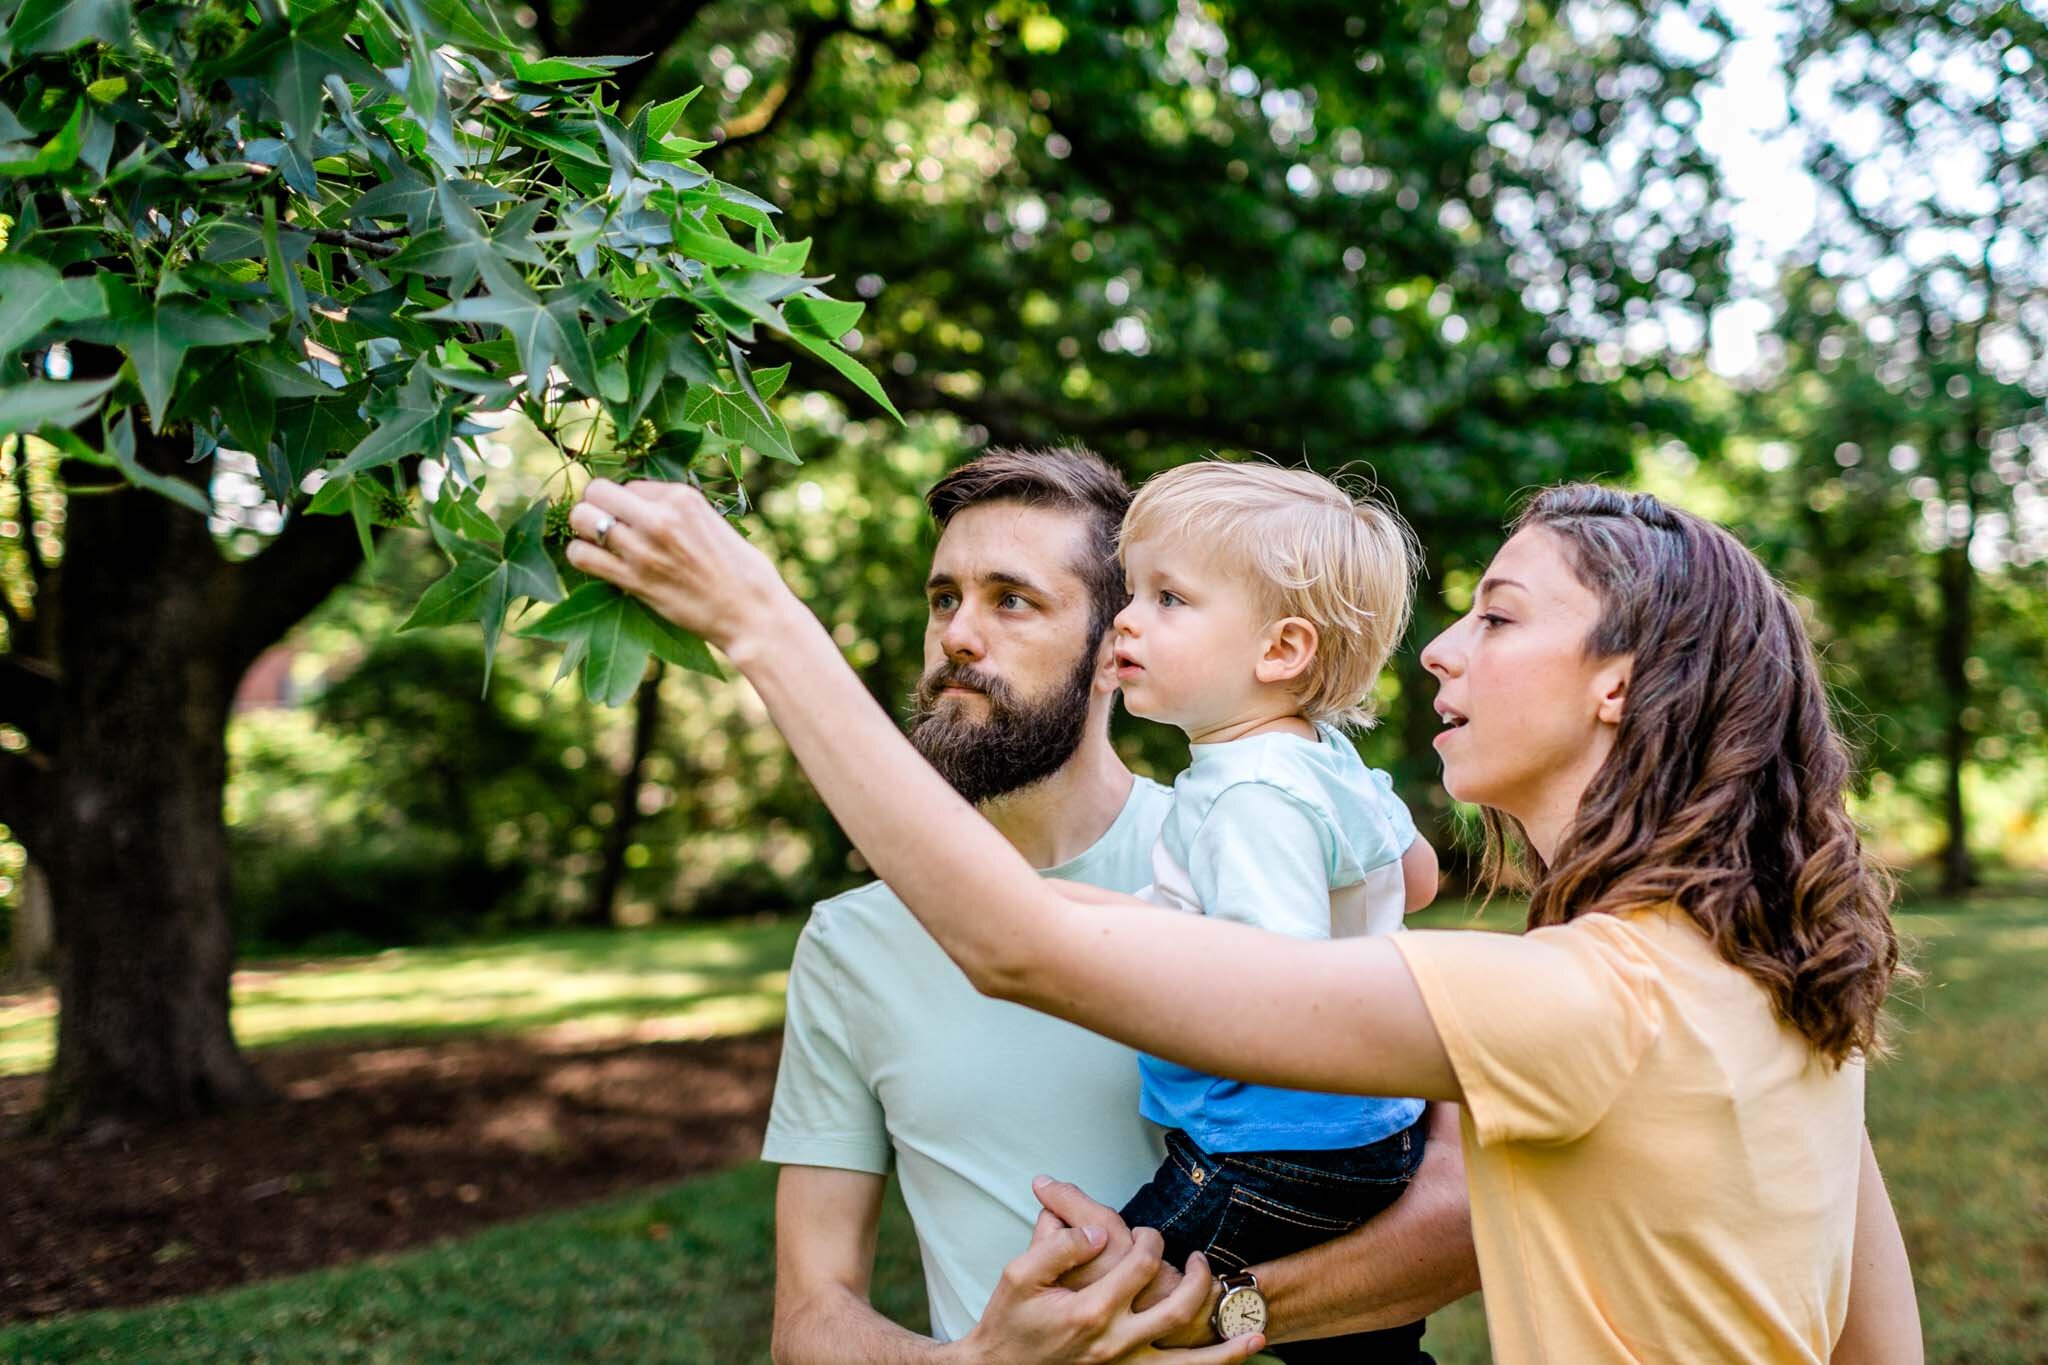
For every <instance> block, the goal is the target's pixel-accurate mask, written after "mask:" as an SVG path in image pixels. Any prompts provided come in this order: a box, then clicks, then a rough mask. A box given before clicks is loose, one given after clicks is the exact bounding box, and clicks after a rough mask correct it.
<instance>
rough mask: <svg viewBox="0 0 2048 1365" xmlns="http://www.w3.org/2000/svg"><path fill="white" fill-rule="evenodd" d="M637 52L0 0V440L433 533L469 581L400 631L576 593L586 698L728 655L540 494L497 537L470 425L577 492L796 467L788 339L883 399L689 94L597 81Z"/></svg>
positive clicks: (371, 526) (460, 0) (278, 7)
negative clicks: (704, 128) (563, 530)
mask: <svg viewBox="0 0 2048 1365" xmlns="http://www.w3.org/2000/svg"><path fill="white" fill-rule="evenodd" d="M629 60H630V59H628V58H622V57H579V58H573V59H572V58H564V57H535V56H533V55H531V54H530V53H528V52H527V51H525V50H523V49H522V48H521V47H520V46H519V45H518V44H517V43H516V42H514V41H513V40H512V39H511V38H510V37H509V36H508V35H507V34H506V33H505V31H504V30H503V29H502V28H500V27H499V26H498V24H497V22H496V20H495V18H494V17H493V16H492V15H491V14H490V13H489V12H487V11H486V10H484V9H481V8H478V7H474V6H472V4H470V3H469V0H339V2H338V3H329V4H319V3H291V2H289V0H259V2H258V3H253V4H243V3H235V2H234V0H208V3H204V4H196V5H195V4H189V3H168V2H158V3H151V0H142V2H141V3H132V2H131V0H83V2H82V3H74V2H72V0H22V3H20V4H18V5H15V6H13V7H11V12H9V10H8V9H7V8H4V7H0V64H4V73H0V214H4V215H5V219H6V240H5V245H4V250H0V433H4V432H21V433H32V434H35V435H37V436H39V437H41V438H42V439H44V440H46V441H49V442H51V443H52V444H54V445H55V446H56V447H57V448H58V450H59V451H60V452H61V454H62V455H63V456H64V457H65V458H66V459H67V460H69V461H72V462H75V464H74V467H80V466H84V467H97V469H98V471H99V472H98V473H96V474H93V475H92V477H95V478H97V479H99V480H101V481H102V486H103V487H110V488H115V489H119V488H120V487H121V486H122V485H124V484H125V485H127V486H129V487H132V488H137V489H142V490H147V491H149V492H153V493H156V494H160V495H163V496H166V497H170V498H172V499H174V500H176V501H178V502H179V503H181V504H184V505H185V506H187V507H189V508H190V509H191V510H192V511H193V512H195V513H198V514H206V513H209V512H210V511H212V510H213V500H212V497H211V495H210V491H209V489H210V484H211V479H212V475H213V473H214V472H215V470H216V469H217V468H220V467H222V461H223V460H226V459H233V460H237V461H244V462H246V461H249V460H253V467H254V471H255V477H256V478H258V479H260V481H261V484H262V487H263V489H264V491H265V493H266V494H267V495H268V496H269V498H270V499H271V500H272V501H273V502H274V504H275V505H276V506H277V508H278V509H279V510H280V512H281V513H282V514H283V516H284V517H285V518H287V519H289V518H292V517H297V516H307V515H314V516H318V515H338V516H348V517H351V518H353V519H354V521H355V524H356V526H357V528H358V530H359V532H360V534H361V536H362V540H363V545H364V549H365V552H366V553H367V552H368V551H369V549H370V547H371V545H372V539H373V532H374V530H375V528H378V527H388V526H397V525H408V524H410V525H422V524H424V525H425V526H426V527H428V528H430V529H431V531H432V534H433V535H434V537H435V539H436V540H437V542H438V543H439V544H440V545H441V546H442V548H443V549H444V550H445V551H446V552H447V554H448V557H449V559H450V561H451V564H452V568H451V570H450V572H449V574H448V576H447V577H446V578H444V579H443V580H441V581H440V582H439V583H437V584H435V585H434V586H433V587H432V588H430V589H429V590H428V591H427V593H426V594H425V596H424V597H422V599H421V600H420V602H419V604H418V607H417V609H416V610H415V611H414V613H413V615H412V618H411V620H410V621H409V622H408V625H410V626H435V625H445V624H450V623H454V622H459V621H468V620H474V621H476V622H478V623H479V624H480V625H481V626H482V628H483V631H484V637H485V641H486V650H487V655H486V657H487V658H488V651H489V649H490V648H491V646H493V645H494V644H495V642H496V640H497V638H498V636H499V633H500V631H501V629H502V628H503V625H504V623H505V621H506V619H507V616H508V613H510V612H511V611H512V610H514V608H515V607H516V606H517V605H518V604H519V603H521V602H531V603H546V604H554V603H559V604H561V605H560V606H559V607H558V609H557V610H556V611H555V612H554V613H551V614H550V615H549V616H548V617H546V618H545V619H544V621H543V622H542V623H541V625H540V627H539V629H540V630H541V632H542V633H543V634H545V635H546V636H547V637H548V638H552V639H559V640H562V641H563V642H564V643H565V644H566V645H567V646H568V647H569V649H570V653H571V659H570V662H571V663H573V662H575V661H577V660H579V659H580V660H582V661H584V662H585V664H586V671H585V683H586V687H587V688H589V690H590V691H591V694H592V695H593V696H601V697H603V698H605V699H607V700H611V701H617V700H620V699H622V698H623V697H624V696H625V695H626V694H628V693H630V692H631V690H632V683H633V682H634V681H637V666H636V665H637V663H644V660H645V657H646V654H647V653H648V652H653V653H655V654H658V655H660V656H661V657H663V658H667V659H670V660H671V661H673V662H675V663H678V664H681V665H683V666H685V667H694V668H706V667H709V666H710V660H709V656H708V654H707V653H706V652H705V651H704V649H703V647H702V646H701V644H699V643H697V642H695V641H693V640H687V639H684V638H682V637H679V636H677V635H676V634H675V633H673V632H668V631H663V630H646V629H642V630H640V631H638V633H634V631H633V630H631V629H626V628H623V627H621V623H622V622H627V621H637V620H640V619H641V618H643V617H644V613H637V614H636V610H635V609H633V608H631V607H629V606H627V605H625V604H623V603H621V602H620V600H619V599H618V598H617V595H616V594H614V593H613V592H612V591H611V590H610V589H609V588H604V587H601V586H599V585H590V584H586V585H584V586H583V587H581V588H578V589H576V590H575V591H574V592H571V591H570V590H569V588H568V586H567V585H565V583H564V582H563V579H562V568H561V566H560V565H559V564H558V563H557V562H556V558H555V555H554V554H553V553H552V552H551V551H550V549H549V547H548V543H547V540H546V537H545V535H544V534H543V532H544V529H545V523H546V522H547V520H548V517H549V511H548V505H547V503H546V502H545V501H535V502H533V503H531V504H529V505H527V506H525V507H523V508H508V509H504V512H503V516H504V522H505V525H504V526H503V527H502V528H501V526H500V522H499V517H498V516H495V515H493V511H492V509H493V508H494V506H495V500H494V499H493V498H492V497H491V496H490V494H489V493H488V492H487V489H486V484H487V481H488V470H487V468H486V467H485V465H484V464H483V462H482V461H481V459H480V458H479V454H478V450H477V447H476V445H475V438H477V437H478V436H480V435H482V434H483V433H484V432H486V431H488V430H490V429H492V428H494V427H495V426H497V425H499V424H501V423H503V422H505V421H507V420H511V419H512V418H514V417H523V418H525V419H526V420H527V421H529V422H531V423H532V424H533V425H534V426H535V427H536V428H538V429H539V430H540V431H541V432H542V433H544V434H545V435H547V436H548V437H549V438H550V439H551V441H552V442H553V443H554V444H555V446H556V448H557V449H558V450H559V451H561V453H562V458H563V467H562V470H561V471H560V474H561V478H562V480H563V482H564V483H565V484H569V483H570V475H571V473H572V468H573V467H576V466H580V467H582V468H583V469H585V470H589V471H594V472H601V473H605V474H608V475H614V476H624V477H634V478H655V479H666V480H680V481H688V482H693V483H705V484H709V483H716V482H719V481H722V480H737V478H738V476H739V474H740V471H741V469H742V466H743V462H744V460H745V458H746V453H747V452H749V451H751V452H753V454H754V455H756V456H766V457H769V458H771V459H780V460H789V461H794V460H795V458H796V455H795V451H794V449H793V447H792V445H791V443H790V439H789V434H788V431H787V430H786V428H785V427H784V425H783V423H782V421H781V419H780V418H779V417H778V416H777V414H776V412H775V410H774V408H773V407H771V406H770V400H771V399H772V398H773V396H774V395H775V393H776V392H777V391H778V390H779V389H780V387H781V385H782V384H783V382H784V381H785V380H786V377H787V374H788V367H787V365H781V366H777V367H775V368H774V369H772V370H761V371H758V372H757V371H756V370H755V369H754V368H753V365H752V360H751V355H752V353H753V351H754V348H755V347H756V345H757V344H758V343H759V342H761V341H762V340H763V339H764V338H766V337H772V338H773V340H774V342H775V343H776V344H778V345H779V346H780V347H781V348H782V349H784V350H787V351H792V352H799V353H805V354H808V355H809V356H811V357H814V358H815V359H816V360H818V361H819V362H821V363H822V364H823V365H824V366H825V367H828V368H829V369H830V370H831V371H832V372H835V373H836V375H837V376H838V379H839V380H840V381H842V382H844V383H845V384H848V385H850V386H852V388H853V389H855V390H857V391H859V392H860V393H863V394H865V395H867V396H868V397H869V398H870V399H872V400H873V401H874V402H876V403H878V404H880V405H881V406H882V407H883V408H885V409H888V410H889V411H891V412H892V413H893V411H894V409H893V408H891V407H890V405H889V400H888V398H887V397H886V396H885V395H884V394H883V392H882V390H881V388H880V386H879V385H878V384H877V383H876V382H875V380H874V379H873V377H872V376H871V375H869V373H868V372H867V371H866V370H865V369H864V368H863V367H862V366H861V365H860V364H859V362H858V361H857V360H855V359H854V358H853V356H852V355H850V354H849V353H848V352H847V350H846V349H845V348H844V347H843V346H842V344H841V342H842V338H844V337H845V336H846V335H847V333H848V332H849V331H851V330H852V328H853V327H854V324H855V323H856V321H857V320H858V319H859V317H860V314H861V311H862V305H860V304H857V303H848V302H843V301H840V300H835V299H833V298H831V297H829V296H828V295H827V294H826V293H825V292H824V291H823V288H822V286H823V284H824V283H825V282H826V281H825V279H823V278H820V277H816V276H812V275H808V274H806V273H805V272H806V268H807V264H808V258H809V243H808V242H807V241H790V240H785V238H784V237H783V235H782V234H781V233H780V232H779V231H778V228H777V211H776V209H775V207H774V206H773V205H771V204H770V203H768V202H767V201H765V200H763V199H761V198H759V197H757V196H755V195H753V194H750V193H748V192H746V191H745V190H742V189H740V188H738V187H736V186H734V185H731V184H728V183H726V182H724V181H722V180H720V179H718V178H717V177H716V176H714V175H713V174H712V173H711V172H710V171H708V170H707V169H705V167H704V166H703V165H701V164H700V163H699V162H698V161H697V160H696V157H697V155H698V154H699V153H701V152H703V151H704V150H705V149H706V148H707V147H708V146H709V145H710V144H709V143H707V142H704V141H700V140H697V139H693V138H691V137H689V136H687V135H686V134H685V133H683V132H681V131H679V124H680V122H681V120H682V117H683V115H684V113H685V111H686V110H687V108H688V107H689V105H690V103H691V96H690V95H683V96H681V97H679V98H675V99H671V100H668V101H665V102H663V103H659V104H653V105H648V106H643V107H642V108H640V109H639V110H638V111H637V112H636V113H635V114H634V115H633V116H632V117H631V118H626V117H624V116H623V115H622V113H621V110H620V109H619V107H618V106H617V104H616V103H615V102H614V101H612V100H611V99H610V98H609V97H608V87H607V81H608V80H609V79H610V77H611V75H612V73H613V72H614V71H615V70H616V69H617V68H618V67H620V66H621V65H623V64H625V63H626V62H627V61H629ZM82 472H90V471H89V470H88V471H82ZM415 483H417V484H419V485H420V486H421V488H422V491H423V492H424V494H425V495H426V496H424V497H422V498H421V499H418V500H415V499H413V497H412V496H411V485H412V484H415ZM572 486H573V485H572ZM615 627H618V628H616V629H615ZM607 640H609V641H612V642H613V643H611V644H606V643H605V642H606V641H607ZM619 642H625V643H619ZM640 646H644V648H640ZM636 648H637V649H638V653H637V654H636V653H635V652H634V651H635V649H636ZM629 673H631V674H633V675H634V676H633V678H632V679H631V680H628V679H627V677H626V675H627V674H629Z"/></svg>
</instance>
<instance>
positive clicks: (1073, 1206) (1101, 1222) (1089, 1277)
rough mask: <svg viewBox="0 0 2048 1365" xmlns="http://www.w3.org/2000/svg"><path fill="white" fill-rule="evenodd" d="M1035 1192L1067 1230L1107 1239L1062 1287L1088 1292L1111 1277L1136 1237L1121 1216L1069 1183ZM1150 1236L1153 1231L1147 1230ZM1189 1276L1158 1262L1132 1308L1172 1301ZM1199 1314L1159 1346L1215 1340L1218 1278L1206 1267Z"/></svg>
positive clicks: (1034, 1186) (1048, 1184)
mask: <svg viewBox="0 0 2048 1365" xmlns="http://www.w3.org/2000/svg"><path fill="white" fill-rule="evenodd" d="M1031 1192H1032V1193H1033V1194H1036V1195H1037V1196H1038V1202H1039V1204H1040V1205H1041V1206H1042V1207H1043V1208H1044V1209H1045V1211H1046V1212H1047V1213H1050V1214H1051V1215H1052V1216H1053V1217H1055V1218H1057V1219H1059V1220H1060V1222H1062V1223H1064V1224H1066V1225H1067V1226H1069V1227H1077V1228H1093V1229H1099V1230H1100V1231H1101V1233H1102V1235H1103V1246H1102V1252H1101V1254H1100V1255H1098V1256H1096V1257H1095V1258H1094V1259H1093V1260H1090V1261H1083V1262H1082V1263H1081V1264H1080V1265H1077V1266H1075V1267H1074V1268H1073V1269H1072V1270H1069V1271H1068V1272H1067V1273H1066V1274H1065V1275H1062V1276H1061V1277H1060V1283H1061V1284H1062V1285H1065V1286H1066V1287H1067V1288H1069V1289H1085V1288H1087V1287H1088V1286H1089V1285H1091V1284H1094V1283H1095V1282H1096V1281H1097V1280H1099V1279H1101V1278H1102V1277H1103V1276H1104V1275H1106V1274H1108V1273H1109V1270H1110V1268H1111V1267H1112V1266H1114V1265H1116V1264H1117V1263H1118V1262H1119V1261H1120V1260H1121V1259H1122V1258H1123V1257H1124V1256H1125V1255H1126V1254H1127V1253H1128V1252H1129V1251H1130V1248H1131V1245H1132V1243H1133V1241H1134V1236H1133V1234H1132V1231H1131V1229H1130V1228H1129V1227H1127V1226H1125V1224H1124V1220H1123V1216H1122V1215H1121V1214H1119V1213H1118V1212H1117V1211H1116V1210H1115V1209H1112V1208H1110V1207H1109V1206H1108V1205H1107V1204H1102V1203H1099V1202H1097V1201H1096V1200H1094V1199H1092V1198H1090V1197H1089V1195H1088V1192H1087V1191H1085V1190H1083V1189H1082V1188H1081V1187H1080V1186H1079V1185H1074V1184H1070V1183H1069V1182H1067V1181H1065V1180H1054V1179H1052V1178H1051V1177H1049V1176H1040V1177H1038V1179H1036V1180H1034V1181H1032V1182H1031ZM1148 1231H1149V1229H1148ZM1188 1278H1189V1277H1188V1275H1187V1274H1186V1273H1184V1272H1183V1271H1181V1270H1179V1269H1177V1268H1176V1267H1174V1266H1173V1265H1172V1264H1170V1263H1169V1262H1166V1261H1161V1262H1160V1263H1159V1269H1158V1270H1157V1271H1156V1272H1155V1273H1154V1274H1153V1276H1152V1282H1151V1283H1150V1284H1148V1285H1146V1286H1145V1287H1144V1289H1142V1290H1141V1291H1139V1293H1138V1297H1137V1298H1136V1300H1134V1301H1133V1303H1132V1305H1131V1306H1132V1307H1133V1308H1137V1309H1141V1310H1142V1309H1146V1308H1150V1307H1151V1306H1152V1305H1154V1304H1156V1303H1160V1302H1162V1301H1164V1300H1165V1299H1167V1298H1168V1297H1170V1296H1171V1295H1172V1294H1173V1293H1174V1292H1175V1291H1176V1290H1178V1289H1179V1288H1180V1287H1181V1285H1182V1283H1183V1282H1184V1281H1185V1280H1187V1279H1188ZM1200 1278H1201V1279H1202V1280H1203V1281H1204V1284H1203V1286H1202V1306H1201V1311H1199V1312H1197V1313H1195V1314H1194V1315H1193V1316H1192V1317H1190V1318H1189V1319H1188V1320H1187V1321H1186V1322H1184V1323H1182V1324H1181V1326H1180V1327H1179V1328H1178V1329H1177V1330H1175V1331H1174V1332H1173V1333H1172V1334H1171V1335H1169V1336H1165V1337H1161V1338H1160V1339H1159V1343H1158V1344H1159V1345H1161V1346H1176V1347H1188V1346H1207V1345H1209V1344H1210V1343H1211V1342H1213V1341H1215V1340H1216V1334H1215V1332H1214V1331H1212V1330H1211V1329H1210V1327H1209V1310H1210V1309H1211V1308H1213V1307H1214V1306H1215V1305H1214V1302H1213V1300H1214V1299H1215V1298H1216V1287H1215V1279H1214V1277H1213V1276H1211V1275H1210V1274H1209V1273H1208V1266H1207V1265H1206V1264H1205V1265H1204V1266H1203V1267H1202V1275H1201V1277H1200Z"/></svg>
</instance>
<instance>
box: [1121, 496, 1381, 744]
mask: <svg viewBox="0 0 2048 1365" xmlns="http://www.w3.org/2000/svg"><path fill="white" fill-rule="evenodd" d="M1140 540H1146V541H1158V542H1170V543H1179V544H1182V545H1187V546H1193V547H1197V548H1199V549H1200V550H1201V551H1202V552H1204V553H1205V554H1212V555H1220V556H1222V557H1223V558H1225V559H1226V560H1227V561H1228V562H1231V563H1233V564H1235V565H1237V566H1239V567H1241V568H1243V569H1245V570H1247V571H1248V572H1249V573H1250V574H1251V576H1252V578H1253V579H1254V581H1255V583H1256V585H1257V590H1258V592H1259V595H1260V598H1261V606H1262V607H1263V608H1264V609H1266V610H1267V611H1270V612H1271V613H1272V619H1274V620H1278V619H1279V618H1281V617H1285V616H1299V617H1301V618H1302V619H1304V620H1306V621H1308V622H1310V623H1311V624H1313V625H1314V626H1315V628H1316V652H1315V657H1314V658H1313V659H1311V660H1310V661H1309V666H1308V667H1307V669H1305V670H1304V671H1303V672H1302V674H1301V676H1300V677H1298V678H1296V679H1295V680H1294V687H1295V690H1296V693H1297V695H1298V696H1299V697H1300V701H1301V711H1302V714H1303V715H1304V716H1306V717H1307V718H1308V719H1310V720H1312V721H1323V722H1327V723H1328V724H1331V725H1338V726H1353V727H1360V728H1363V727H1367V726H1370V725H1371V724H1372V723H1373V711H1372V696H1371V694H1372V685H1373V680H1374V679H1375V678H1377V677H1378V676H1379V672H1380V670H1381V669H1382V668H1384V667H1386V663H1387V659H1388V658H1389V656H1391V655H1392V654H1393V652H1394V650H1395V648H1396V647H1397V646H1398V645H1399V644H1400V643H1401V637H1402V636H1403V635H1404V634H1405V633H1406V632H1407V630H1408V612H1409V604H1410V600H1411V597H1412V595H1413V591H1414V583H1415V567H1416V558H1417V556H1416V545H1415V535H1414V532H1412V531H1410V530H1409V529H1408V524H1407V523H1406V522H1404V521H1402V520H1401V518H1400V516H1399V515H1398V514H1397V513H1395V511H1394V510H1393V508H1391V507H1389V506H1387V505H1386V504H1385V503H1382V502H1380V501H1379V500H1378V499H1377V498H1376V497H1375V496H1374V495H1373V494H1372V493H1371V492H1370V491H1369V490H1367V489H1364V488H1361V489H1360V491H1358V492H1357V493H1353V492H1351V491H1349V490H1348V489H1346V488H1345V487H1344V486H1342V485H1340V484H1338V483H1336V482H1333V481H1332V480H1330V479H1327V478H1324V477H1323V476H1322V475H1320V474H1317V473H1314V472H1312V471H1310V470H1306V469H1282V468H1280V467H1279V466H1277V465H1269V464H1230V463H1227V462H1225V461H1222V460H1197V461H1194V462H1192V463H1190V464H1184V465H1179V466H1177V467H1175V468H1173V469H1169V470H1167V471H1166V472H1165V473H1163V474H1158V475H1155V476H1154V477H1153V478H1152V479H1150V480H1149V481H1147V482H1146V484H1145V485H1144V487H1142V488H1140V489H1139V490H1138V496H1137V497H1136V499H1134V500H1133V501H1132V503H1131V510H1130V511H1129V512H1128V513H1126V514H1125V516H1124V524H1123V531H1122V533H1121V534H1120V535H1119V536H1118V540H1117V548H1118V553H1119V554H1121V553H1122V551H1123V549H1124V548H1125V547H1127V546H1129V545H1130V544H1131V543H1132V542H1133V541H1140Z"/></svg>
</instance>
